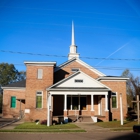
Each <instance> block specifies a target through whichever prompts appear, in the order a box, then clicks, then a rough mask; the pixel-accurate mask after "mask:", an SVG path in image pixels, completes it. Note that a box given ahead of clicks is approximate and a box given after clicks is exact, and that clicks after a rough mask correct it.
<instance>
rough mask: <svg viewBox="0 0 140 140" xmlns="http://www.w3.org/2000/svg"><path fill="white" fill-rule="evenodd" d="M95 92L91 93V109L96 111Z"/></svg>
mask: <svg viewBox="0 0 140 140" xmlns="http://www.w3.org/2000/svg"><path fill="white" fill-rule="evenodd" d="M93 96H94V95H93V94H91V111H94V98H93Z"/></svg>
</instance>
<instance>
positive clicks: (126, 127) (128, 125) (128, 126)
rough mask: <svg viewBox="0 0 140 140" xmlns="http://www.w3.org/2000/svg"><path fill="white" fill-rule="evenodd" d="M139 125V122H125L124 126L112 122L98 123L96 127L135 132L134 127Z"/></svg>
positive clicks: (117, 122)
mask: <svg viewBox="0 0 140 140" xmlns="http://www.w3.org/2000/svg"><path fill="white" fill-rule="evenodd" d="M137 123H138V122H137V121H124V124H123V125H121V122H120V121H111V122H98V123H96V124H95V125H97V126H100V127H104V128H111V130H115V131H119V130H133V126H134V125H137Z"/></svg>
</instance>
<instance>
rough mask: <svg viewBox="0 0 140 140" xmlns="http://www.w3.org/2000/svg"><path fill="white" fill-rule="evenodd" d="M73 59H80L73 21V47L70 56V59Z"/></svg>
mask: <svg viewBox="0 0 140 140" xmlns="http://www.w3.org/2000/svg"><path fill="white" fill-rule="evenodd" d="M73 57H75V58H79V53H77V46H76V45H75V38H74V23H73V21H72V37H71V46H70V53H69V55H68V59H71V58H73Z"/></svg>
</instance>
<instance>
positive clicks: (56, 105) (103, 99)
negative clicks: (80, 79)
mask: <svg viewBox="0 0 140 140" xmlns="http://www.w3.org/2000/svg"><path fill="white" fill-rule="evenodd" d="M50 96H52V98H53V103H52V105H51V106H53V107H52V116H53V119H56V118H57V120H58V118H61V120H63V121H64V122H68V121H70V120H72V121H76V120H78V121H79V120H83V119H82V118H88V117H90V118H92V120H93V121H94V122H95V121H96V120H97V118H99V119H101V120H103V121H108V120H109V113H108V112H109V111H108V92H103V93H94V94H93V93H92V94H88V95H87V94H68V93H67V94H66V93H65V94H59V95H58V94H57V95H56V94H50ZM71 118H74V119H71ZM84 120H85V119H84Z"/></svg>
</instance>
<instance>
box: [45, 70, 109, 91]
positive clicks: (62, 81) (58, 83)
mask: <svg viewBox="0 0 140 140" xmlns="http://www.w3.org/2000/svg"><path fill="white" fill-rule="evenodd" d="M80 73H82V74H83V75H85V76H86V77H88V78H90V79H91V80H93V81H95V82H96V83H98V84H99V85H101V86H103V87H105V88H107V89H106V90H111V89H110V88H109V87H108V86H106V85H104V84H102V83H101V82H99V81H97V80H95V79H94V78H92V77H91V76H89V75H87V74H85V73H84V72H82V71H78V72H75V73H74V74H72V75H70V76H68V77H67V78H65V79H63V80H61V81H59V82H57V83H55V84H54V85H52V86H50V87H49V88H47V90H50V89H51V88H52V87H54V86H57V85H60V84H61V83H64V82H65V81H67V80H68V79H70V78H72V77H74V76H76V75H77V74H80ZM83 82H84V81H83ZM51 90H52V89H51ZM53 90H55V89H53ZM57 90H58V89H57Z"/></svg>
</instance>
